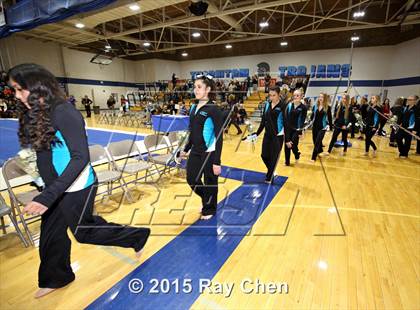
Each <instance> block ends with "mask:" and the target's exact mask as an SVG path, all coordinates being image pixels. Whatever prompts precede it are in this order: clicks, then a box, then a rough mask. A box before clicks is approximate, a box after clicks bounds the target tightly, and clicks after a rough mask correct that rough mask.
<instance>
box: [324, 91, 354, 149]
mask: <svg viewBox="0 0 420 310" xmlns="http://www.w3.org/2000/svg"><path fill="white" fill-rule="evenodd" d="M351 113H352V109H351V106H350V97H349V95H344V96H343V97H342V98H341V102H340V103H339V105H338V106H337V107H336V111H335V113H334V131H333V134H332V137H331V141H330V145H329V147H328V153H331V152H332V149H333V147H334V145H335V143H336V142H337V138H338V136H339V134H340V133H341V140H342V141H343V146H344V148H343V153H342V154H343V155H345V153H346V152H347V146H348V141H347V135H348V125H349V123H350V117H351Z"/></svg>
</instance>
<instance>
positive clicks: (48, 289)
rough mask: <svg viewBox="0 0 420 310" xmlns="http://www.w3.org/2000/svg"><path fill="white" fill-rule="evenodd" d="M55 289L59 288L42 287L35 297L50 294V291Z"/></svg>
mask: <svg viewBox="0 0 420 310" xmlns="http://www.w3.org/2000/svg"><path fill="white" fill-rule="evenodd" d="M55 290H57V289H56V288H48V287H45V288H40V289H39V290H37V291H36V293H35V298H41V297H44V296H45V295H48V294H49V293H52V292H54V291H55Z"/></svg>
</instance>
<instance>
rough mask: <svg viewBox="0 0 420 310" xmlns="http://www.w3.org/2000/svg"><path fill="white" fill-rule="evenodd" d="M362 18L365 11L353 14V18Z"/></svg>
mask: <svg viewBox="0 0 420 310" xmlns="http://www.w3.org/2000/svg"><path fill="white" fill-rule="evenodd" d="M364 16H365V11H356V12H354V13H353V17H354V18H359V17H364Z"/></svg>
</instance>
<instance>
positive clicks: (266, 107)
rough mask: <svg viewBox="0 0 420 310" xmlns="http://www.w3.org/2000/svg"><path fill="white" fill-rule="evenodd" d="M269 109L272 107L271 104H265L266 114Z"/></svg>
mask: <svg viewBox="0 0 420 310" xmlns="http://www.w3.org/2000/svg"><path fill="white" fill-rule="evenodd" d="M269 107H270V103H269V102H265V110H264V112H266V113H267V111H268V108H269Z"/></svg>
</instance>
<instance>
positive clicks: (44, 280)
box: [38, 186, 150, 288]
mask: <svg viewBox="0 0 420 310" xmlns="http://www.w3.org/2000/svg"><path fill="white" fill-rule="evenodd" d="M96 191H97V188H96V186H89V187H88V188H86V189H83V190H81V191H78V192H72V193H65V194H64V195H63V196H62V197H61V198H60V199H59V200H58V201H57V202H56V203H55V204H54V205H52V206H51V207H50V208H49V209H48V210H47V211H46V212H45V213H44V214H43V215H42V217H41V237H40V242H39V255H40V259H41V264H40V266H39V272H38V285H39V287H40V288H59V287H63V286H65V285H67V284H68V283H70V282H72V281H73V280H74V278H75V275H74V273H73V271H72V269H71V266H70V251H71V241H70V239H69V237H68V235H67V228H70V230H71V232H72V233H73V235H74V237H75V238H76V240H77V241H78V242H80V243H89V244H97V245H112V246H120V247H125V248H133V249H134V250H135V251H140V250H141V249H142V248H143V246H144V245H145V243H146V241H147V239H148V237H149V234H150V229H149V228H135V227H129V226H123V225H119V224H114V223H108V222H106V221H105V220H104V219H103V218H102V217H100V216H94V215H92V212H93V205H94V200H95V195H96Z"/></svg>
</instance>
